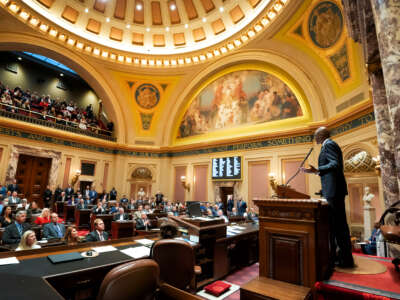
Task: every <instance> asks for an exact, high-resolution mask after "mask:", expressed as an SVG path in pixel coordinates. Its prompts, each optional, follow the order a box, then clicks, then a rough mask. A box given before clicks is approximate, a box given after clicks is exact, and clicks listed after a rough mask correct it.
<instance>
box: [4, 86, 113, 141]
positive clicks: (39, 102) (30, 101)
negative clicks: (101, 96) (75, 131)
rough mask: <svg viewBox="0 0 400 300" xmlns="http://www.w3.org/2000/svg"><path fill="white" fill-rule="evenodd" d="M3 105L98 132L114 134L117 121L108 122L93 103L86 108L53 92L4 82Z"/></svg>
mask: <svg viewBox="0 0 400 300" xmlns="http://www.w3.org/2000/svg"><path fill="white" fill-rule="evenodd" d="M0 108H1V109H3V110H6V111H9V112H13V113H17V114H22V115H29V116H31V117H33V118H37V119H41V120H45V121H49V122H55V123H56V124H61V125H66V126H70V127H74V128H79V129H82V130H90V131H92V132H94V133H97V134H107V135H111V134H112V131H113V129H114V124H113V123H112V122H109V123H108V124H107V125H104V124H103V123H102V122H101V121H100V120H99V119H98V117H97V116H96V115H95V113H94V111H93V107H92V105H91V104H89V105H88V106H87V107H86V108H85V109H84V108H81V107H78V106H77V105H76V103H74V102H72V101H66V100H60V99H59V98H57V99H54V98H53V97H51V96H50V95H47V96H46V95H41V96H40V95H39V94H38V93H37V92H34V91H30V90H25V91H24V90H22V89H21V88H20V87H16V88H14V89H10V88H9V87H7V86H5V85H4V84H2V83H1V82H0Z"/></svg>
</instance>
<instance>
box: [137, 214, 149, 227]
mask: <svg viewBox="0 0 400 300" xmlns="http://www.w3.org/2000/svg"><path fill="white" fill-rule="evenodd" d="M149 228H150V222H149V219H147V215H146V214H145V213H142V214H141V216H140V218H138V219H136V229H139V230H149Z"/></svg>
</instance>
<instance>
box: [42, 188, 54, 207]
mask: <svg viewBox="0 0 400 300" xmlns="http://www.w3.org/2000/svg"><path fill="white" fill-rule="evenodd" d="M52 196H53V192H52V191H51V190H50V186H49V185H48V186H47V187H46V190H45V191H44V194H43V202H44V207H51V197H52Z"/></svg>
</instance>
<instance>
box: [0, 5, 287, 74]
mask: <svg viewBox="0 0 400 300" xmlns="http://www.w3.org/2000/svg"><path fill="white" fill-rule="evenodd" d="M0 2H1V3H2V4H3V5H6V6H7V7H8V8H9V10H10V11H11V12H13V13H15V14H18V15H19V17H20V18H21V19H23V20H25V21H26V22H27V23H28V24H29V25H30V26H31V27H36V28H37V29H38V30H39V31H40V32H42V33H45V34H48V35H50V36H52V37H54V38H58V40H59V41H62V42H65V43H67V45H69V46H71V47H74V48H77V49H78V50H82V51H85V52H87V53H90V54H92V55H94V56H98V57H100V58H104V59H111V60H116V61H118V62H120V63H128V64H130V63H134V64H135V63H136V64H140V65H147V66H180V65H187V64H191V63H199V62H202V61H207V60H209V59H212V58H215V57H218V56H220V55H224V54H226V53H228V52H230V51H232V50H235V49H237V48H239V47H241V46H242V45H243V44H246V43H247V42H248V41H250V40H251V39H253V38H254V37H256V36H257V35H258V34H259V33H260V32H262V31H263V30H264V29H265V28H267V27H268V26H269V25H270V24H271V23H272V22H273V21H274V20H275V19H276V16H277V15H278V14H280V13H281V11H282V10H283V9H284V7H285V6H286V5H287V3H288V2H289V0H21V1H12V0H0ZM166 56H167V57H166Z"/></svg>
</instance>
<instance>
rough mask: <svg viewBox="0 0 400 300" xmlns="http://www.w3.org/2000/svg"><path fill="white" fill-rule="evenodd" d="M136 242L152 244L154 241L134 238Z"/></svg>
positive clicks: (146, 244)
mask: <svg viewBox="0 0 400 300" xmlns="http://www.w3.org/2000/svg"><path fill="white" fill-rule="evenodd" d="M136 242H138V243H139V244H142V245H145V246H148V245H152V244H153V243H154V241H152V240H149V239H140V240H136Z"/></svg>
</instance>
